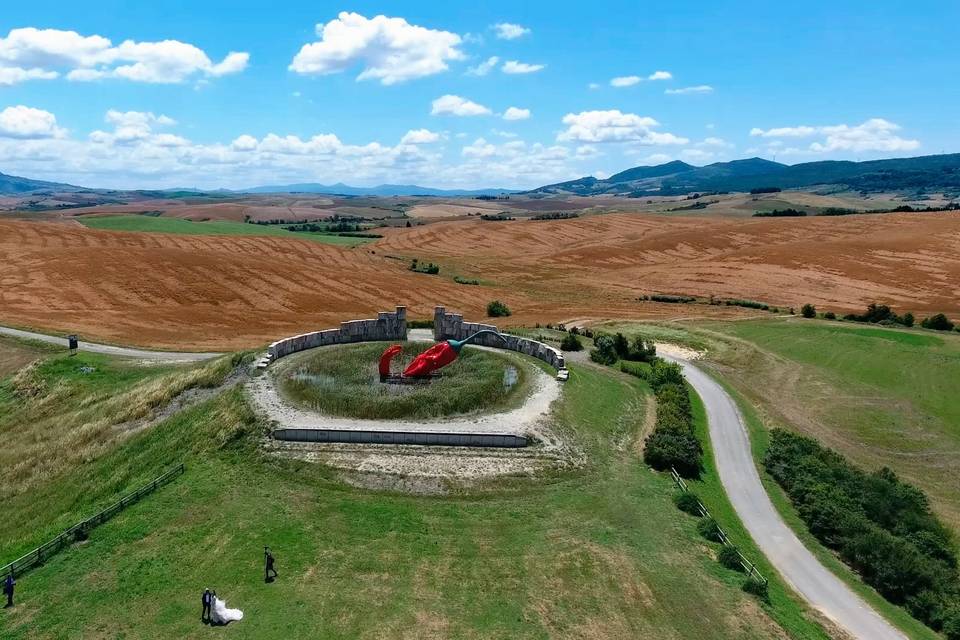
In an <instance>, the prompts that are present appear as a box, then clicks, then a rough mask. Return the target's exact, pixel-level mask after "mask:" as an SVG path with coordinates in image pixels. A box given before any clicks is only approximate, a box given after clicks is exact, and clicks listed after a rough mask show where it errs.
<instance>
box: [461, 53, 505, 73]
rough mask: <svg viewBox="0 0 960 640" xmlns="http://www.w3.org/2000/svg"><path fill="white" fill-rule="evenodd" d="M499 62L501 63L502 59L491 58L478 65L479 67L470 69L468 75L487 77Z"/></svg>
mask: <svg viewBox="0 0 960 640" xmlns="http://www.w3.org/2000/svg"><path fill="white" fill-rule="evenodd" d="M499 62H500V58H498V57H497V56H490V57H489V58H487V59H486V60H484V61H483V62H481V63H480V64H478V65H477V66H475V67H470V68H469V69H467V75H468V76H485V75H487V74H488V73H490V72H491V71H493V69H494V67H496V66H497V64H498V63H499Z"/></svg>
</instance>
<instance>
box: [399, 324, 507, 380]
mask: <svg viewBox="0 0 960 640" xmlns="http://www.w3.org/2000/svg"><path fill="white" fill-rule="evenodd" d="M484 333H492V334H493V335H495V336H497V337H498V338H500V339H501V340H504V337H503V336H502V335H500V334H499V333H497V332H496V331H491V330H490V329H484V330H483V331H478V332H476V333H475V334H473V335H472V336H470V337H469V338H466V339H464V340H444V341H443V342H439V343H437V344H435V345H433V346H432V347H430V348H429V349H427V350H426V351H424V352H423V353H421V354H420V355H418V356H417V357H416V358H414V359H413V362H411V363H410V364H409V365H408V366H407V368H406V369H404V370H403V373H402V374H400V377H401V379H402V378H428V377H430V375H431V374H433V373H434V372H436V371H437V370H439V369H442V368H443V367H445V366H447V365H448V364H450V363H451V362H453V361H454V360H456V359H457V356H458V355H460V350H461V349H463V346H464V345H465V344H468V343H470V342H471V341H473V340H474V339H475V338H476V337H477V336H479V335H481V334H484ZM401 350H402V348H401V347H400V345H396V344H395V345H393V346H391V347H388V348H387V350H386V351H384V352H383V355H382V356H380V380H382V381H383V380H386V379H387V378H388V377H389V376H390V360H391V359H393V357H394V356H395V355H397V354H398V353H400V351H401Z"/></svg>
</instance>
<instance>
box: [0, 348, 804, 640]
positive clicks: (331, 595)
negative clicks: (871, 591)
mask: <svg viewBox="0 0 960 640" xmlns="http://www.w3.org/2000/svg"><path fill="white" fill-rule="evenodd" d="M99 364H100V366H101V367H103V371H104V378H101V379H100V380H98V381H96V383H95V384H93V383H89V384H90V387H89V388H86V390H84V389H80V388H78V387H77V385H78V384H88V382H86V381H83V380H80V381H78V380H77V377H79V376H76V375H75V374H76V372H74V371H72V370H70V368H69V367H67V373H66V374H63V373H62V367H64V366H67V365H64V364H62V363H53V364H52V365H50V366H51V367H52V368H41V369H39V370H38V371H39V373H37V374H36V375H35V377H36V378H37V384H38V386H40V387H41V388H42V389H45V390H41V391H40V392H38V393H37V394H36V395H34V396H32V398H31V400H30V405H31V407H32V409H31V410H30V413H28V414H24V416H23V418H22V420H30V419H34V418H35V417H36V416H38V415H41V414H43V415H48V416H49V417H51V418H52V417H54V416H55V415H56V414H57V413H58V412H61V411H64V410H66V409H67V408H69V407H72V406H73V405H74V404H80V405H83V404H85V403H90V402H92V403H93V404H94V405H96V404H99V403H103V402H108V399H105V398H101V397H100V396H99V394H100V392H101V391H102V390H103V389H104V388H105V387H103V386H102V385H103V384H104V383H105V382H107V379H106V378H107V377H109V376H116V385H114V387H115V388H116V389H117V391H118V392H119V393H120V394H121V395H123V394H129V393H133V394H137V393H138V390H142V388H143V387H142V386H141V385H145V384H156V383H157V381H158V380H160V379H163V378H166V377H169V376H173V375H179V376H184V375H186V373H185V372H189V371H198V370H204V367H200V368H199V369H198V368H192V369H187V370H182V369H181V370H176V371H172V372H171V371H163V372H158V373H156V374H146V375H147V377H146V378H140V379H138V377H137V376H135V375H133V374H131V373H130V372H129V371H125V370H124V369H123V368H122V367H121V368H114V367H115V365H113V364H112V363H107V362H101V363H99ZM207 367H212V368H210V369H208V370H206V371H205V373H204V374H203V375H200V374H194V375H196V376H197V379H198V380H200V381H206V380H208V379H209V378H211V377H215V376H216V375H219V374H218V373H217V372H218V371H219V370H220V369H218V368H216V367H213V365H207ZM64 376H66V380H65V382H64V384H65V385H66V386H67V387H69V388H71V389H73V391H72V392H71V393H70V394H68V395H67V396H63V397H60V396H57V397H56V398H55V399H53V400H49V401H46V400H45V398H47V397H48V394H50V393H53V390H55V389H56V388H57V387H58V380H59V379H60V378H62V377H64ZM179 379H180V378H175V379H171V380H170V383H171V384H172V383H174V382H176V381H177V380H179ZM4 384H5V385H6V386H7V389H8V394H9V393H19V391H17V390H16V389H13V388H12V387H11V383H10V382H9V380H8V381H7V382H5V383H4ZM44 384H45V385H46V386H43V385H44ZM87 398H100V399H99V400H97V401H96V402H93V401H92V400H87ZM648 399H649V391H648V389H647V388H646V386H645V385H644V384H643V383H642V382H640V381H639V380H637V379H635V378H632V377H629V376H625V375H620V374H617V373H615V372H613V371H604V370H599V369H596V368H593V367H578V366H574V367H572V375H571V378H570V381H569V382H568V383H567V386H566V387H565V395H564V399H563V400H562V401H561V402H560V405H559V406H558V407H557V408H556V416H557V419H558V421H559V422H560V423H561V424H563V425H565V426H564V427H563V431H564V433H566V434H567V436H568V437H570V438H572V439H573V440H574V441H575V442H576V443H577V447H578V448H579V449H580V450H581V451H582V452H583V454H584V456H585V460H586V464H585V466H583V467H581V468H579V469H577V470H572V471H567V472H562V473H557V474H554V475H551V476H550V477H546V478H543V479H541V480H539V481H537V480H530V479H515V480H513V479H507V480H504V481H502V486H501V487H500V488H499V489H495V490H493V491H490V492H484V493H483V494H476V495H471V494H464V495H454V496H449V497H415V496H409V495H401V494H391V493H377V492H370V491H363V490H359V489H354V488H350V487H347V486H346V485H344V484H342V483H341V482H339V481H338V480H337V478H336V477H335V476H334V473H335V472H333V471H331V470H329V469H327V468H325V467H322V466H318V465H312V464H310V463H306V462H299V461H294V460H289V459H279V458H273V457H270V456H267V455H265V454H264V453H262V452H261V450H260V448H259V440H260V438H261V436H262V433H263V428H264V427H263V426H262V425H260V424H259V423H258V422H257V420H256V418H255V417H254V416H253V414H252V413H251V411H250V409H249V408H248V405H247V403H246V400H245V396H244V392H243V391H242V390H240V389H234V390H232V391H228V392H225V393H224V394H223V395H221V396H219V397H218V398H217V399H215V400H212V401H209V402H207V403H205V404H203V405H200V406H198V407H195V408H194V409H191V410H189V411H187V412H183V413H180V414H177V415H175V416H174V417H172V418H171V419H169V420H167V421H165V422H163V423H161V424H159V425H157V426H155V427H153V428H151V429H149V430H146V431H143V432H140V433H136V434H133V435H131V436H130V437H128V438H124V439H121V440H119V441H111V442H110V443H109V445H105V447H104V448H103V449H102V450H99V451H96V452H88V455H87V456H86V457H84V458H83V459H80V460H76V459H75V460H70V464H69V465H67V466H65V467H63V468H60V469H58V470H57V471H56V472H51V473H49V474H46V475H45V476H44V477H43V478H42V481H40V482H35V483H33V484H32V485H31V486H30V490H29V491H22V492H18V493H15V494H14V495H8V496H4V497H2V498H0V508H2V509H3V511H4V513H7V514H16V517H10V518H5V519H4V523H3V525H2V526H0V549H2V552H3V557H4V558H9V559H12V558H13V557H16V556H17V555H19V553H21V552H22V551H24V550H27V549H29V548H32V547H33V546H35V545H36V544H38V543H40V542H42V541H43V540H44V539H46V538H48V537H50V534H51V533H53V532H54V531H56V530H57V529H58V528H63V527H65V526H67V525H68V524H70V523H72V522H74V521H77V520H80V519H82V518H83V517H85V516H88V515H90V514H92V513H93V512H95V511H96V510H97V509H98V508H100V507H102V506H104V505H106V504H108V503H110V502H112V501H113V500H115V499H116V497H117V496H119V495H121V494H122V493H124V492H126V491H128V490H130V489H132V488H134V487H136V486H138V485H140V484H141V483H143V482H146V481H148V480H149V479H151V478H152V477H154V476H155V475H157V474H158V473H159V472H160V471H162V470H163V469H165V468H168V467H169V466H170V465H172V464H174V463H176V462H179V461H181V460H183V461H184V462H185V463H186V466H187V470H186V473H185V474H184V475H183V476H181V477H180V478H178V479H177V480H175V481H174V482H173V483H172V484H170V485H168V486H166V487H164V488H162V489H160V490H159V491H158V492H156V493H155V494H153V495H151V496H149V497H147V498H146V499H144V500H143V501H141V502H139V503H137V504H135V505H133V506H132V507H130V508H128V509H127V510H126V511H124V512H122V513H121V514H120V515H118V516H117V517H116V518H114V519H113V520H111V521H109V522H108V523H106V524H105V525H103V526H101V527H99V528H97V529H95V530H94V531H93V533H92V535H91V536H90V539H89V540H88V541H86V542H84V543H82V544H78V545H75V546H73V547H71V548H70V549H68V550H65V551H63V552H61V553H60V554H59V555H57V556H55V557H54V558H52V559H51V560H49V561H48V562H47V563H46V564H45V565H43V566H41V567H39V568H37V569H34V570H32V571H30V572H29V573H27V574H25V575H24V576H22V577H21V578H20V580H19V585H18V588H19V590H18V596H17V600H18V604H17V606H16V607H15V608H13V609H12V610H8V611H6V612H5V614H4V615H3V617H2V618H0V635H2V636H3V637H9V638H73V637H78V636H84V637H101V636H106V637H130V638H132V637H136V638H170V637H200V638H202V637H214V636H219V635H220V634H222V633H229V634H231V636H233V637H237V638H261V637H289V638H301V637H302V638H308V637H309V638H368V637H384V638H404V637H409V638H432V637H433V638H461V637H471V638H476V637H483V638H511V639H512V638H585V637H586V638H591V637H597V638H600V637H603V638H641V637H651V638H652V637H657V638H684V639H686V638H703V639H708V638H709V639H713V638H758V639H759V638H770V637H785V635H784V633H783V632H782V631H781V629H780V628H779V627H778V623H779V624H780V625H782V626H783V627H784V628H785V629H787V631H788V632H789V637H793V638H821V637H823V635H822V634H821V633H820V632H819V631H818V630H817V629H816V627H815V626H814V625H813V624H812V623H811V622H809V621H808V620H807V619H806V618H805V617H804V616H805V614H803V613H801V611H800V607H799V605H797V604H796V603H795V602H793V601H792V600H790V599H789V598H784V599H774V601H773V604H772V605H770V606H761V605H759V604H758V603H757V601H756V600H754V599H753V598H752V597H751V596H748V595H746V594H744V593H743V592H742V591H740V589H739V580H740V577H739V575H738V574H735V573H733V572H729V571H728V570H726V569H722V568H721V567H720V566H719V565H718V563H717V562H716V561H715V560H714V558H713V550H712V549H711V548H710V547H709V546H708V545H707V544H706V543H704V542H703V540H702V539H701V538H699V536H698V535H697V533H696V529H695V526H696V525H695V521H694V520H693V519H692V518H690V517H689V516H687V515H685V514H683V513H681V512H680V511H678V510H677V509H676V508H675V507H674V505H673V503H672V501H671V496H672V494H673V487H672V481H671V480H670V478H669V476H666V475H663V474H658V473H654V472H651V471H650V470H649V469H647V468H646V467H645V466H644V465H643V464H642V462H641V461H640V457H639V453H638V451H639V447H638V445H637V441H636V438H637V435H638V433H639V431H640V429H641V428H642V423H643V421H644V416H645V414H646V411H645V409H644V407H645V403H646V402H647V401H648ZM45 403H46V408H43V407H44V405H45ZM61 403H63V404H61ZM111 407H113V405H104V410H109V411H113V410H114V409H113V408H111ZM12 415H13V414H7V418H6V419H5V421H4V422H3V424H2V426H0V430H2V433H3V434H4V437H8V436H10V435H11V434H12V433H13V432H14V431H15V430H17V429H21V428H23V427H24V424H23V422H22V421H21V419H14V418H13V417H11V416H12ZM60 428H61V429H62V430H63V431H67V432H71V431H75V430H78V429H80V430H82V429H83V421H82V420H80V421H79V422H68V423H66V424H64V425H63V426H62V427H60ZM265 544H269V545H270V546H271V548H272V549H273V550H274V553H275V555H276V557H277V563H278V567H277V568H278V570H279V572H280V577H279V579H278V580H277V581H276V582H275V583H273V584H264V582H263V577H262V573H261V571H262V568H261V557H262V556H261V553H262V547H263V545H265ZM206 586H209V587H211V588H214V589H216V590H217V592H218V593H219V594H220V595H221V596H222V597H225V598H226V600H227V602H228V604H229V605H230V606H233V607H239V608H241V609H243V610H244V613H245V618H244V620H242V621H241V622H239V623H234V624H232V625H230V626H229V627H228V628H227V629H225V630H224V629H215V628H208V627H204V626H202V625H201V624H200V621H199V616H200V611H199V609H200V602H199V598H200V592H201V591H202V589H203V588H204V587H206ZM131 612H135V614H133V613H131ZM774 620H776V621H777V622H774Z"/></svg>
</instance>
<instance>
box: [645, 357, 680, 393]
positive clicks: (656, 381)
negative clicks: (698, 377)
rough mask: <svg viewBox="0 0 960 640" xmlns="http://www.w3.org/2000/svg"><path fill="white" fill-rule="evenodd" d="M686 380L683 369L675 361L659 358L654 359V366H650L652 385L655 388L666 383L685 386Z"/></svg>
mask: <svg viewBox="0 0 960 640" xmlns="http://www.w3.org/2000/svg"><path fill="white" fill-rule="evenodd" d="M685 382H686V381H685V380H684V379H683V369H682V368H681V367H680V365H678V364H676V363H674V362H666V361H665V360H660V359H657V360H654V362H653V366H651V367H650V386H651V387H653V388H654V390H656V389H657V388H659V387H661V386H662V385H665V384H678V385H681V386H683V385H684V384H685Z"/></svg>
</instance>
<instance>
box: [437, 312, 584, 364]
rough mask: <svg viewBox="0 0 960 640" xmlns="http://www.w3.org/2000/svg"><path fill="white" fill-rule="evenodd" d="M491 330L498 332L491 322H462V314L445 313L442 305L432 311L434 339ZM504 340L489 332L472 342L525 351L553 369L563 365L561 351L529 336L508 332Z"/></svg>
mask: <svg viewBox="0 0 960 640" xmlns="http://www.w3.org/2000/svg"><path fill="white" fill-rule="evenodd" d="M485 329H487V330H491V331H496V332H498V333H499V329H497V327H496V326H495V325H492V324H482V323H479V322H464V320H463V315H462V314H459V313H447V311H446V309H445V308H444V307H436V308H435V309H434V312H433V338H434V339H435V340H438V341H439V340H449V339H452V340H463V339H464V338H467V337H469V336H471V335H473V334H474V333H476V332H477V331H483V330H485ZM501 335H502V336H503V337H504V338H505V339H506V342H505V343H504V341H503V340H500V339H498V338H496V337H494V336H491V335H489V334H487V335H483V336H480V337H479V338H477V340H476V341H475V342H474V344H481V345H484V346H487V347H498V348H501V349H509V350H511V351H518V352H520V353H525V354H526V355H528V356H533V357H534V358H537V359H539V360H543V361H544V362H546V363H547V364H549V365H550V366H552V367H553V368H554V369H563V368H564V366H566V365H565V363H564V359H563V352H562V351H560V350H559V349H554V348H553V347H551V346H550V345H547V344H544V343H542V342H537V341H536V340H531V339H529V338H521V337H520V336H513V335H510V334H508V333H504V334H501Z"/></svg>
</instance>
